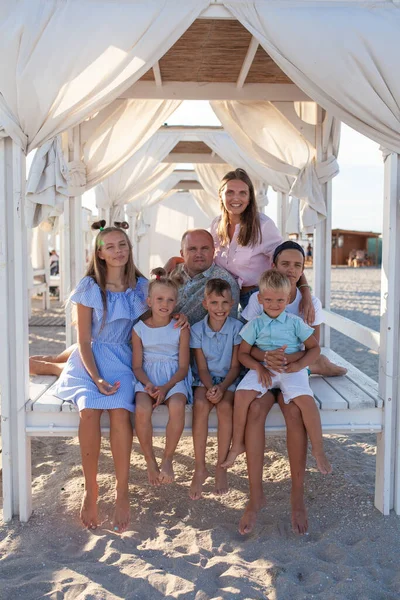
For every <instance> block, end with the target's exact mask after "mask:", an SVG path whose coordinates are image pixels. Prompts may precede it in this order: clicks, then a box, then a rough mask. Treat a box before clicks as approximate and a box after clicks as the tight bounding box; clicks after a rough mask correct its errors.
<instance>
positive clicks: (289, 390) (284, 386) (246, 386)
mask: <svg viewBox="0 0 400 600" xmlns="http://www.w3.org/2000/svg"><path fill="white" fill-rule="evenodd" d="M271 374H272V384H271V386H270V387H269V388H266V387H264V386H263V385H262V384H261V383H259V381H258V374H257V371H254V370H250V371H249V372H248V373H247V374H246V375H245V376H244V377H243V379H242V381H241V382H240V383H239V385H238V386H237V388H236V391H237V392H238V391H239V390H254V391H255V392H259V393H258V394H257V396H256V398H261V396H263V395H264V394H266V393H267V392H268V390H272V388H280V390H281V392H282V394H283V400H284V402H285V404H289V402H290V401H291V400H293V398H297V397H298V396H311V397H312V398H314V394H313V393H312V390H311V388H310V384H309V383H308V371H307V369H302V370H301V371H298V372H297V373H274V372H273V371H271Z"/></svg>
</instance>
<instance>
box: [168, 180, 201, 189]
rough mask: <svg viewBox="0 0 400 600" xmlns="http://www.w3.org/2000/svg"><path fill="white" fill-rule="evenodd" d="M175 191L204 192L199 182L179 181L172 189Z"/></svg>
mask: <svg viewBox="0 0 400 600" xmlns="http://www.w3.org/2000/svg"><path fill="white" fill-rule="evenodd" d="M172 189H174V190H202V189H203V186H202V185H201V183H199V182H198V181H178V183H176V184H175V185H174V187H173V188H172Z"/></svg>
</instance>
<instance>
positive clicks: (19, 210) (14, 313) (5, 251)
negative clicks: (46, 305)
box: [0, 137, 32, 522]
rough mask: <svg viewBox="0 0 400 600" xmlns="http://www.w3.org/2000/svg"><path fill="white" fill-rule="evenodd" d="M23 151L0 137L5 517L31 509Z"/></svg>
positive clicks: (0, 378) (23, 516) (0, 329)
mask: <svg viewBox="0 0 400 600" xmlns="http://www.w3.org/2000/svg"><path fill="white" fill-rule="evenodd" d="M25 178H26V175H25V156H24V154H23V152H22V150H21V148H19V147H18V146H17V145H16V144H15V142H13V141H12V139H11V138H9V137H7V138H4V139H2V140H0V289H1V294H0V336H1V340H2V342H1V345H0V381H1V407H2V414H1V434H2V443H3V498H4V520H5V521H9V520H10V519H11V518H12V517H13V516H14V515H17V514H19V518H20V520H21V521H24V522H25V521H28V519H29V517H30V515H31V512H32V499H31V444H30V438H29V437H27V436H26V434H25V403H26V401H27V400H28V394H29V376H28V371H29V369H28V363H29V351H28V286H27V259H26V257H27V236H26V231H25V222H24V196H25Z"/></svg>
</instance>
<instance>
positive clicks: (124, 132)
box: [26, 99, 181, 225]
mask: <svg viewBox="0 0 400 600" xmlns="http://www.w3.org/2000/svg"><path fill="white" fill-rule="evenodd" d="M180 104H181V101H180V100H129V99H124V100H123V99H118V100H115V101H114V102H112V103H111V104H110V105H109V106H107V107H106V108H104V109H103V110H101V111H99V112H98V113H97V114H95V115H94V116H93V117H91V118H89V119H87V120H86V121H84V122H83V123H81V125H80V126H79V129H80V147H81V155H82V158H83V161H81V160H76V161H71V162H69V163H68V164H67V162H66V160H65V158H64V156H63V153H62V149H61V143H60V137H59V136H57V137H56V138H53V140H49V141H48V142H45V144H43V146H41V147H40V148H39V149H38V151H37V152H36V155H35V157H34V159H33V162H32V166H31V169H30V172H29V177H28V184H27V196H26V198H27V219H26V220H27V223H28V225H36V224H37V223H39V222H40V221H41V220H43V219H44V218H47V217H48V216H49V215H57V214H59V213H60V212H62V209H63V203H64V200H65V198H66V197H67V196H80V195H81V194H82V193H84V192H85V191H88V190H89V189H91V188H92V187H94V186H95V185H96V184H97V183H99V182H100V181H103V180H104V179H105V178H106V177H108V176H109V175H111V174H112V173H114V172H115V171H116V170H117V169H118V168H119V167H120V166H121V165H123V164H124V163H125V162H126V161H127V160H128V159H129V158H130V157H131V156H132V155H133V154H134V153H135V152H136V151H137V150H139V148H141V146H142V145H143V144H144V143H145V142H146V141H147V140H148V139H149V138H150V137H151V136H152V135H153V134H154V133H155V132H156V131H157V129H158V128H159V127H160V126H161V125H162V124H163V123H164V122H165V121H166V120H167V119H168V117H169V116H170V115H171V114H172V113H173V112H174V111H175V110H176V109H177V107H178V106H179V105H180ZM66 142H67V143H68V141H67V140H66Z"/></svg>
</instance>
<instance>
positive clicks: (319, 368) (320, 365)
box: [309, 354, 347, 377]
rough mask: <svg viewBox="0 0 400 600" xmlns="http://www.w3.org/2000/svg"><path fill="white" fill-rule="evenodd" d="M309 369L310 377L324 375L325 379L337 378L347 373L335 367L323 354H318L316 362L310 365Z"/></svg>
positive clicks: (342, 368) (343, 369)
mask: <svg viewBox="0 0 400 600" xmlns="http://www.w3.org/2000/svg"><path fill="white" fill-rule="evenodd" d="M309 369H310V371H311V374H312V375H325V377H338V376H339V375H346V373H347V369H345V368H344V367H340V366H339V365H335V364H334V363H333V362H331V361H330V360H329V358H327V357H326V356H324V355H323V354H320V356H319V357H318V358H317V360H316V361H315V362H314V363H313V364H312V365H310V367H309Z"/></svg>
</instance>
